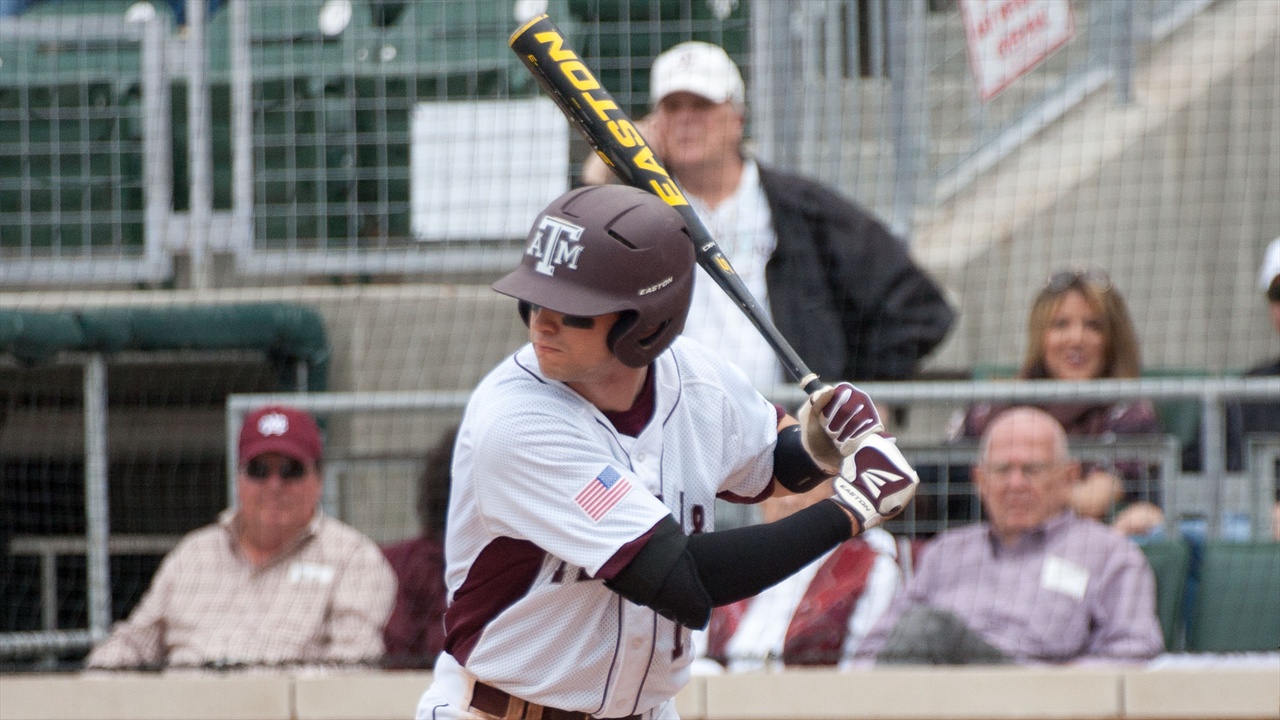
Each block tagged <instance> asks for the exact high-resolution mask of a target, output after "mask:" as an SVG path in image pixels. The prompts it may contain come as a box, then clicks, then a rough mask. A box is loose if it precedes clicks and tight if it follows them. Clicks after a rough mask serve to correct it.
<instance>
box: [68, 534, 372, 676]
mask: <svg viewBox="0 0 1280 720" xmlns="http://www.w3.org/2000/svg"><path fill="white" fill-rule="evenodd" d="M395 592H396V581H395V576H394V574H393V573H392V571H391V567H390V566H389V565H388V564H387V561H386V560H385V559H384V558H383V556H382V552H381V551H380V550H379V549H378V546H377V545H375V544H374V543H373V541H372V540H370V539H369V538H367V537H365V536H364V535H363V534H361V533H360V532H359V531H357V530H355V529H354V528H352V527H350V526H348V525H345V524H343V523H342V522H339V521H338V520H335V519H333V518H330V517H326V516H324V515H323V514H322V513H320V512H317V513H316V516H315V518H314V519H313V520H312V521H311V523H310V524H309V525H308V527H307V529H306V530H305V531H304V532H303V533H302V535H301V536H300V537H299V538H298V540H297V541H296V542H295V543H294V545H293V546H292V547H291V548H290V549H289V550H288V551H286V552H285V553H282V554H281V556H280V557H278V558H276V559H275V560H273V561H272V562H271V563H269V564H268V565H266V566H265V567H261V568H254V567H253V566H252V565H251V564H250V563H249V561H248V559H247V558H245V556H244V554H243V553H242V552H241V551H240V549H239V546H238V544H237V542H236V537H235V513H234V511H233V510H226V511H224V512H223V513H222V515H221V516H220V517H219V518H218V522H217V523H216V524H213V525H209V526H207V527H204V528H201V529H199V530H196V531H194V532H192V533H190V534H189V535H187V536H186V537H185V538H183V540H182V542H181V543H179V544H178V546H177V547H176V548H174V549H173V551H172V552H171V553H169V555H168V556H166V557H165V559H164V561H163V562H162V563H161V565H160V569H159V570H158V571H157V572H156V576H155V578H154V579H153V580H152V582H151V587H150V588H149V589H148V590H147V593H146V595H145V596H143V598H142V601H141V602H140V603H139V604H138V606H137V607H136V608H135V609H134V611H133V613H132V614H131V615H130V616H129V619H128V620H125V621H124V622H121V623H118V624H117V625H116V626H115V628H114V629H113V630H112V633H111V636H110V637H108V638H107V639H106V640H105V641H103V642H102V643H101V644H99V645H98V646H97V647H95V648H94V649H93V651H92V652H91V653H90V654H89V658H88V660H87V661H86V664H87V665H88V666H89V667H91V668H129V667H146V666H160V665H166V666H170V667H199V666H204V667H234V666H244V665H250V666H263V665H286V664H300V663H306V664H322V663H355V662H366V661H371V660H377V659H379V658H380V657H381V656H382V652H383V646H382V628H383V625H384V624H385V623H386V620H387V616H388V615H389V614H390V612H391V604H392V601H393V600H394V598H395Z"/></svg>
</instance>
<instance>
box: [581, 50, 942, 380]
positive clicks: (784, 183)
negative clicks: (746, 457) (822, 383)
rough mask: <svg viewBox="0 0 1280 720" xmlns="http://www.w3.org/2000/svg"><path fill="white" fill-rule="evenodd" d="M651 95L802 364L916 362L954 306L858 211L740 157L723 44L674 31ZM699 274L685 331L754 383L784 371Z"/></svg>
mask: <svg viewBox="0 0 1280 720" xmlns="http://www.w3.org/2000/svg"><path fill="white" fill-rule="evenodd" d="M650 93H651V100H652V102H653V113H652V114H650V115H649V116H648V118H646V119H645V120H644V121H642V122H641V125H642V127H641V130H642V132H643V133H644V135H645V137H646V139H647V140H648V141H649V144H650V145H652V146H653V147H654V148H655V150H656V151H658V152H660V154H661V156H662V160H663V162H664V163H665V164H666V168H667V170H668V171H669V172H671V174H672V175H673V176H674V177H675V178H676V179H677V180H679V182H680V184H681V187H682V188H683V189H684V191H685V195H686V196H687V197H688V198H689V201H690V204H691V205H692V206H693V208H694V210H696V211H697V213H698V216H699V217H700V218H701V219H702V221H703V222H704V223H705V224H706V225H707V227H708V229H709V230H710V231H711V234H712V236H713V237H715V238H716V241H717V243H719V245H720V247H721V250H723V251H724V253H725V256H726V257H727V258H728V259H729V262H731V263H732V264H733V266H734V269H735V271H737V273H738V275H739V276H740V277H741V278H742V280H743V282H744V283H745V284H746V285H747V287H748V289H750V290H751V292H752V294H753V295H755V297H756V298H757V300H759V301H760V302H761V304H762V305H764V306H766V307H768V308H769V309H770V312H771V314H772V316H773V321H774V323H775V324H776V325H777V326H778V329H779V330H780V331H781V332H782V334H783V336H785V337H786V338H787V340H788V341H790V343H791V344H792V346H793V347H794V348H795V349H796V352H798V353H799V354H800V357H801V358H803V359H804V361H805V362H806V364H808V365H809V367H810V368H811V369H812V370H813V371H814V372H816V373H818V374H819V376H821V377H823V378H825V379H828V380H835V379H843V380H897V379H903V378H907V377H910V376H912V375H913V374H915V372H916V369H917V366H918V365H919V363H920V361H921V359H922V358H924V356H925V355H927V354H928V353H929V352H931V351H932V350H933V349H934V348H935V347H937V345H938V344H939V343H940V342H942V339H943V338H944V337H945V336H946V334H947V331H948V330H949V329H950V328H951V325H952V323H953V322H954V320H955V312H954V311H953V310H952V308H951V307H950V305H948V303H947V301H946V300H945V299H944V297H943V294H942V291H941V289H940V288H939V287H938V286H937V284H936V283H935V282H934V281H933V280H932V279H931V278H930V277H929V276H928V275H927V274H926V273H925V272H924V271H923V270H922V269H921V268H920V267H918V266H917V265H916V264H915V263H914V262H913V261H912V259H911V257H910V255H909V254H908V252H907V248H906V246H905V244H904V243H902V242H901V241H900V240H899V239H898V238H896V237H894V236H893V234H891V233H890V232H889V231H888V230H887V229H886V228H885V227H884V226H883V225H882V224H881V223H880V222H879V221H877V220H876V219H875V218H874V217H873V216H872V215H871V214H870V213H869V212H867V211H866V210H864V209H863V208H861V207H859V206H858V205H856V204H855V203H853V202H852V201H850V200H849V199H847V198H845V197H843V196H841V195H840V194H838V193H837V192H835V191H834V190H832V189H830V188H827V187H825V186H823V185H822V184H820V183H818V182H816V181H814V180H811V179H808V178H803V177H799V176H796V175H791V174H788V173H783V172H780V171H778V170H774V169H771V168H769V167H766V166H763V165H760V164H758V163H757V162H756V161H755V160H754V159H753V158H751V157H749V156H746V155H744V153H743V152H742V148H741V146H742V138H743V129H744V123H745V114H744V110H745V106H744V102H745V86H744V84H743V81H742V75H741V73H740V72H739V71H738V67H737V65H736V64H735V63H734V62H733V60H732V59H731V58H730V57H729V56H728V54H727V53H725V51H724V50H723V49H721V48H719V47H717V46H715V45H711V44H708V43H703V42H686V43H681V44H679V45H677V46H675V47H673V48H671V49H670V50H667V51H666V52H664V53H662V54H661V55H659V56H658V57H657V59H655V61H654V64H653V69H652V74H651V83H650ZM593 173H594V174H593ZM583 177H584V180H585V181H587V182H600V181H604V180H606V179H607V171H605V170H604V167H603V164H602V163H601V164H600V165H598V166H595V167H594V168H591V167H588V168H584V172H583ZM699 278H700V279H699V280H698V282H697V286H696V288H695V296H694V302H693V309H692V310H691V312H690V316H689V321H688V322H687V323H686V325H685V335H686V336H691V337H693V338H694V339H697V340H699V341H701V342H703V343H704V344H707V345H710V346H712V347H713V348H715V349H717V350H719V351H720V353H721V354H722V355H724V356H725V357H729V358H732V359H733V360H734V362H735V363H737V364H738V365H739V366H741V367H742V369H743V370H744V371H745V372H746V373H747V375H748V377H750V378H751V380H752V382H753V383H755V385H756V386H757V387H758V388H761V389H767V388H769V387H772V386H774V385H777V384H780V383H783V382H786V381H788V380H789V378H786V377H784V376H783V373H782V369H781V366H780V364H779V363H778V361H777V359H776V357H775V356H774V353H773V352H772V350H771V349H770V348H769V347H768V345H767V344H765V342H764V340H763V339H762V338H761V337H760V335H759V333H758V332H756V331H755V329H754V328H753V327H752V326H751V325H750V324H749V323H748V322H747V321H746V319H745V317H744V316H743V314H742V313H741V312H740V311H739V310H738V309H737V308H736V307H735V306H734V305H733V303H732V301H731V300H729V299H728V298H727V297H726V296H725V295H724V293H722V292H721V291H720V290H719V289H718V288H717V287H716V286H715V285H714V284H713V283H712V282H711V281H710V280H709V278H707V277H705V273H702V272H701V271H699Z"/></svg>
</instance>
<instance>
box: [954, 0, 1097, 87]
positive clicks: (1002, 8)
mask: <svg viewBox="0 0 1280 720" xmlns="http://www.w3.org/2000/svg"><path fill="white" fill-rule="evenodd" d="M960 15H961V17H962V18H963V19H964V34H965V39H966V41H967V44H968V48H969V66H970V68H971V69H972V71H973V78H974V81H975V82H976V83H977V87H978V96H979V97H981V98H982V100H983V102H986V101H987V100H990V99H991V98H993V97H995V96H996V95H999V94H1000V91H1002V90H1004V89H1005V88H1007V87H1009V86H1010V85H1012V84H1013V82H1014V81H1015V80H1017V79H1018V78H1020V77H1022V76H1023V75H1025V74H1027V72H1029V71H1030V70H1031V69H1032V68H1034V67H1035V66H1036V65H1039V64H1040V63H1041V62H1043V61H1044V59H1045V58H1047V57H1049V56H1050V55H1052V54H1053V53H1054V52H1055V51H1057V50H1058V49H1059V48H1061V47H1062V46H1063V45H1066V44H1067V42H1068V41H1070V40H1071V38H1072V36H1073V35H1074V34H1075V23H1074V22H1073V20H1072V18H1071V2H1070V0H960Z"/></svg>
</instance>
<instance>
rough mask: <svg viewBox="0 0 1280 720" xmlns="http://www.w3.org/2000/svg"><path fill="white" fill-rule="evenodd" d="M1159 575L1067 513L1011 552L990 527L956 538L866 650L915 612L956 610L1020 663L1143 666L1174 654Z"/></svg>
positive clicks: (934, 556) (1109, 536)
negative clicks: (1167, 650)
mask: <svg viewBox="0 0 1280 720" xmlns="http://www.w3.org/2000/svg"><path fill="white" fill-rule="evenodd" d="M1155 598H1156V592H1155V577H1154V575H1153V574H1152V572H1151V567H1150V566H1149V565H1148V564H1147V560H1146V557H1145V556H1144V555H1143V554H1142V551H1141V550H1139V549H1138V546H1136V545H1134V544H1133V543H1132V542H1131V541H1129V540H1128V539H1127V538H1125V537H1124V536H1122V535H1120V534H1119V533H1117V532H1115V531H1114V530H1111V529H1109V528H1108V527H1106V526H1105V525H1102V524H1101V523H1098V522H1095V521H1093V520H1086V519H1083V518H1080V517H1077V516H1076V515H1075V514H1074V513H1071V512H1069V511H1068V512H1064V513H1062V514H1061V515H1059V516H1057V517H1055V518H1053V519H1051V520H1049V521H1048V522H1047V523H1045V525H1044V527H1042V528H1041V529H1039V530H1035V531H1032V532H1030V533H1027V534H1025V535H1023V536H1022V538H1020V539H1019V540H1018V542H1016V543H1014V545H1012V546H1010V547H1005V546H1003V545H1002V544H1001V543H1000V542H999V540H997V539H996V537H995V536H994V535H992V533H991V530H990V527H989V526H988V525H987V524H986V523H980V524H978V525H971V526H969V527H964V528H960V529H957V530H950V531H947V532H945V533H943V534H941V535H939V536H937V538H935V539H934V540H933V541H932V542H931V543H930V544H929V545H928V546H927V547H926V548H925V549H924V552H923V556H922V558H921V561H920V566H919V568H918V570H917V571H916V574H915V576H914V577H913V578H911V580H910V581H908V583H907V585H906V587H905V588H904V589H903V592H902V593H901V594H900V595H898V597H897V598H895V599H894V601H893V604H892V605H890V606H889V609H888V610H887V611H886V612H885V614H884V615H883V616H881V618H880V621H879V622H878V623H876V626H875V627H874V628H872V630H871V632H870V633H868V634H867V637H866V638H865V639H864V640H863V641H862V644H861V645H860V646H859V647H858V651H857V657H859V658H874V657H875V655H876V654H877V653H878V652H879V651H880V649H881V648H882V647H883V646H884V643H885V640H886V639H887V638H888V636H889V632H890V631H891V630H892V629H893V625H894V623H896V622H897V620H898V618H899V617H900V616H901V615H902V613H903V612H904V611H905V610H906V609H907V608H909V607H912V606H914V605H929V606H932V607H936V608H941V609H943V610H948V611H950V612H952V613H954V614H955V615H956V616H958V617H959V618H960V619H962V620H964V621H965V622H966V623H968V625H969V627H970V628H972V629H973V630H974V631H976V632H977V633H979V634H980V635H981V636H982V637H983V638H984V639H986V640H987V642H989V643H991V644H992V645H994V646H996V647H998V648H1000V649H1001V650H1003V651H1004V652H1006V653H1008V654H1009V655H1011V656H1012V657H1014V658H1016V659H1017V660H1018V661H1020V662H1025V663H1036V662H1044V663H1065V662H1075V661H1081V660H1116V661H1130V662H1133V661H1143V660H1148V659H1150V658H1153V657H1155V656H1156V655H1158V654H1160V653H1161V652H1162V651H1163V650H1164V640H1163V636H1162V635H1161V632H1160V623H1159V620H1158V619H1157V618H1156V599H1155Z"/></svg>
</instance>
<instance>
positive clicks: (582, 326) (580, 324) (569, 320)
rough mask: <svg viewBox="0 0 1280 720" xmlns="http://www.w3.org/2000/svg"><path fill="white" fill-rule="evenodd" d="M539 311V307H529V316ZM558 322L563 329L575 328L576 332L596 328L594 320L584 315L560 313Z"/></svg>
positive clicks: (540, 307)
mask: <svg viewBox="0 0 1280 720" xmlns="http://www.w3.org/2000/svg"><path fill="white" fill-rule="evenodd" d="M539 310H542V306H541V305H530V306H529V312H530V314H532V313H536V312H538V311H539ZM553 312H554V311H553ZM560 322H561V324H563V325H564V326H565V327H571V328H576V329H578V330H590V329H591V328H593V327H595V326H596V319H595V318H593V317H587V316H586V315H564V314H563V313H561V320H560Z"/></svg>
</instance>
